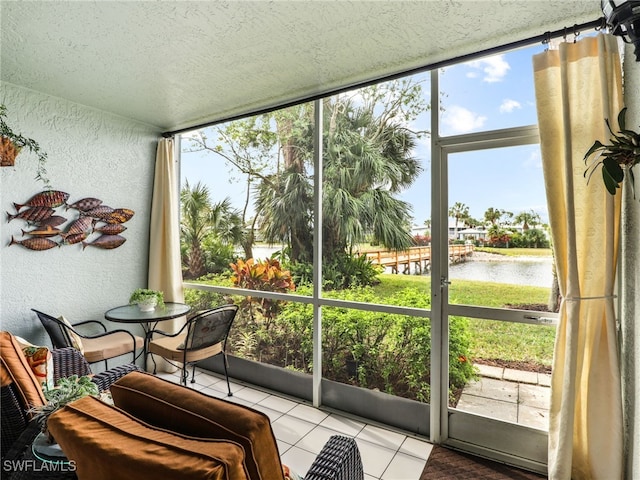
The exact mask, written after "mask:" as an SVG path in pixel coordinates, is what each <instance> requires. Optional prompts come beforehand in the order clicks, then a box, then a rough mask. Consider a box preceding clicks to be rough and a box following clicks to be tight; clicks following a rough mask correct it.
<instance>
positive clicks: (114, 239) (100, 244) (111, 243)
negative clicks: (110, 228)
mask: <svg viewBox="0 0 640 480" xmlns="http://www.w3.org/2000/svg"><path fill="white" fill-rule="evenodd" d="M126 241H127V239H126V238H124V237H122V236H120V235H100V236H99V237H98V238H96V239H95V240H94V241H93V242H82V249H83V250H84V249H85V248H87V247H97V248H104V249H106V250H111V249H113V248H118V247H119V246H120V245H122V244H123V243H124V242H126Z"/></svg>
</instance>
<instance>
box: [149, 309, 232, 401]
mask: <svg viewBox="0 0 640 480" xmlns="http://www.w3.org/2000/svg"><path fill="white" fill-rule="evenodd" d="M237 312H238V306H237V305H223V306H221V307H218V308H214V309H211V310H204V311H202V312H198V313H197V314H196V315H194V316H193V317H191V318H190V319H189V320H187V322H186V323H185V324H184V326H183V327H182V328H181V329H180V331H179V332H177V333H174V334H169V333H166V332H163V331H161V330H153V331H152V332H150V333H152V334H158V335H160V337H159V338H155V339H153V337H152V340H151V341H150V342H149V353H152V354H155V355H159V356H161V357H163V358H165V359H166V360H167V361H169V362H170V363H171V364H172V365H175V364H174V363H173V362H179V363H182V374H181V383H182V384H183V385H185V386H186V385H187V377H188V372H187V367H188V366H189V365H191V366H192V372H191V383H195V381H196V379H195V370H196V365H195V364H196V363H197V362H199V361H201V360H204V359H207V358H210V357H213V356H215V355H219V354H222V355H223V357H224V359H223V360H224V361H223V364H224V375H225V378H226V379H227V389H228V390H229V396H230V397H231V396H232V395H233V394H232V393H231V386H230V385H229V374H228V372H227V353H226V347H227V337H228V335H229V332H230V330H231V326H232V325H233V320H234V319H235V317H236V313H237ZM152 358H153V357H152ZM154 365H155V361H154ZM176 366H177V365H176ZM154 373H155V366H154Z"/></svg>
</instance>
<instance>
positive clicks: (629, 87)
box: [620, 45, 640, 478]
mask: <svg viewBox="0 0 640 480" xmlns="http://www.w3.org/2000/svg"><path fill="white" fill-rule="evenodd" d="M624 91H625V104H626V106H627V108H628V111H627V128H633V129H634V130H636V131H637V129H638V128H639V127H638V126H639V125H640V95H638V92H640V62H637V61H636V60H635V55H633V52H632V47H631V46H629V45H626V49H625V61H624ZM634 172H635V177H636V181H635V184H636V185H635V192H636V198H635V199H634V198H633V195H632V194H631V191H630V189H629V188H628V187H629V184H628V183H627V185H626V186H625V189H626V192H625V196H624V200H623V203H622V208H623V210H622V225H621V228H622V249H621V254H622V258H621V272H620V273H621V288H622V294H621V299H620V300H621V308H620V320H621V324H622V335H621V339H622V342H621V346H622V348H621V363H622V375H623V381H622V388H623V395H624V408H625V413H626V416H625V435H626V442H625V446H626V452H625V458H626V461H627V465H626V475H625V478H640V167H636V168H635V169H634Z"/></svg>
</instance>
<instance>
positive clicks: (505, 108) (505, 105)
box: [500, 98, 522, 113]
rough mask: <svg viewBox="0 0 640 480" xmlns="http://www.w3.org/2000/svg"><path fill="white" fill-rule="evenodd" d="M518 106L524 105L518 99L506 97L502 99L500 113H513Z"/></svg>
mask: <svg viewBox="0 0 640 480" xmlns="http://www.w3.org/2000/svg"><path fill="white" fill-rule="evenodd" d="M516 108H522V105H520V102H518V101H516V100H511V99H510V98H505V99H504V100H503V101H502V105H500V113H511V112H513V111H514V110H515V109H516Z"/></svg>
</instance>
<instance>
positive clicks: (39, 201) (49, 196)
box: [13, 190, 69, 212]
mask: <svg viewBox="0 0 640 480" xmlns="http://www.w3.org/2000/svg"><path fill="white" fill-rule="evenodd" d="M68 198H69V194H68V193H66V192H61V191H60V190H45V191H44V192H40V193H38V194H36V195H34V196H33V197H31V198H30V199H29V200H27V201H26V202H25V203H14V204H13V205H14V206H15V207H16V212H19V211H20V209H21V208H22V207H51V208H56V207H59V206H60V205H63V204H64V202H66V201H67V199H68Z"/></svg>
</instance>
